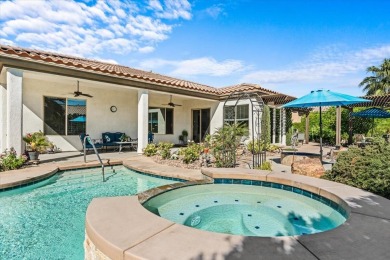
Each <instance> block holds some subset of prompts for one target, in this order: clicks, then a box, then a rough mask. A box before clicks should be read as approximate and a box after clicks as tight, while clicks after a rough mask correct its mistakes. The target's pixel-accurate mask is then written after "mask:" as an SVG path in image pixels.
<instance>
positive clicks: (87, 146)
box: [79, 133, 103, 149]
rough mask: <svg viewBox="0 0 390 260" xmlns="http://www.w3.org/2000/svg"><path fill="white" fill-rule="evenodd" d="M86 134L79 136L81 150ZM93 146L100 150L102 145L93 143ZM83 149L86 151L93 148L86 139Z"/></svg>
mask: <svg viewBox="0 0 390 260" xmlns="http://www.w3.org/2000/svg"><path fill="white" fill-rule="evenodd" d="M87 135H88V134H85V133H82V134H80V135H79V137H80V141H81V145H82V146H83V148H84V137H85V136H87ZM91 141H93V140H92V139H91ZM94 145H95V147H96V148H97V149H98V148H101V147H102V146H103V145H102V144H100V143H94ZM85 148H86V149H92V148H93V146H92V144H91V143H90V142H88V139H87V141H86V143H85Z"/></svg>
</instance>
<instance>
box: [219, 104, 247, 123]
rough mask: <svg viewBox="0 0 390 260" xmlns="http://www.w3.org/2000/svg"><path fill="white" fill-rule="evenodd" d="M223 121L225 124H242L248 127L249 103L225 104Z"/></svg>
mask: <svg viewBox="0 0 390 260" xmlns="http://www.w3.org/2000/svg"><path fill="white" fill-rule="evenodd" d="M223 118H224V122H225V123H227V124H234V123H236V124H242V125H244V126H246V127H249V105H238V106H226V107H225V108H224V117H223Z"/></svg>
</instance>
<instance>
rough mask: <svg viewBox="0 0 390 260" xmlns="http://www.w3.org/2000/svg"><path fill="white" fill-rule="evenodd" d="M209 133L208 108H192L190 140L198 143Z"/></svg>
mask: <svg viewBox="0 0 390 260" xmlns="http://www.w3.org/2000/svg"><path fill="white" fill-rule="evenodd" d="M209 133H210V108H206V109H194V110H192V140H194V142H195V143H200V142H202V141H203V140H204V138H205V136H206V135H207V134H209Z"/></svg>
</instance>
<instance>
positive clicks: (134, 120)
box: [0, 45, 294, 153]
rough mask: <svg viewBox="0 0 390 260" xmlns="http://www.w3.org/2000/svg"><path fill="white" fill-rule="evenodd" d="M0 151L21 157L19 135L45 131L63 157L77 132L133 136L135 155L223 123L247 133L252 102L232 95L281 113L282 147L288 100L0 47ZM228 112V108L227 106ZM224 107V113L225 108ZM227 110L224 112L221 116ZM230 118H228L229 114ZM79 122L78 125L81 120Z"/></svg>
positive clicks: (76, 145) (245, 87)
mask: <svg viewBox="0 0 390 260" xmlns="http://www.w3.org/2000/svg"><path fill="white" fill-rule="evenodd" d="M0 72H1V73H0V100H1V103H0V104H1V105H0V122H1V125H0V137H1V138H0V148H1V150H4V149H6V148H9V147H14V148H15V149H16V151H17V152H18V153H20V152H23V151H24V143H23V140H22V136H23V135H24V134H26V133H29V132H35V131H39V130H41V131H43V132H44V133H45V135H47V136H48V138H49V140H51V141H52V142H54V143H55V144H56V145H57V146H58V147H59V148H60V149H62V150H63V151H75V150H80V149H81V143H80V140H79V137H78V134H79V133H81V132H86V133H88V134H89V135H90V136H91V137H92V138H95V139H100V138H102V137H101V134H102V133H103V132H124V133H126V134H127V135H129V136H130V137H132V138H135V137H137V138H138V142H139V145H138V152H139V153H142V149H143V148H144V147H145V146H146V145H147V143H148V132H149V131H152V132H154V134H155V140H156V141H168V142H173V143H178V140H179V136H180V135H181V133H182V130H184V129H185V130H187V131H188V132H189V137H188V139H190V140H194V141H196V142H199V141H201V140H202V139H203V138H204V136H205V135H206V134H208V133H211V134H212V133H213V132H214V131H215V129H216V128H218V127H221V126H222V125H223V122H224V121H229V120H230V122H232V121H233V122H244V123H246V124H247V125H248V126H249V127H250V128H251V127H252V117H253V116H252V114H253V111H251V109H252V107H251V106H250V100H247V99H241V100H240V101H239V102H235V101H234V100H229V101H228V102H225V101H226V100H227V98H228V97H229V95H232V94H233V93H256V94H257V95H258V96H260V97H261V100H262V101H263V102H264V103H267V104H269V105H270V106H272V107H274V115H275V114H276V113H275V111H276V109H278V111H279V114H280V115H281V116H280V123H278V122H275V120H276V119H275V118H276V117H275V116H274V119H273V133H272V135H273V142H275V140H276V138H275V135H277V132H276V130H275V125H276V124H278V125H279V131H278V133H279V137H278V136H277V137H278V139H279V142H281V143H283V142H284V143H285V141H286V140H285V139H286V138H285V127H283V126H284V125H285V123H284V121H285V113H284V110H283V109H279V108H278V106H280V105H281V104H283V103H286V102H288V101H290V100H292V99H294V98H293V97H290V96H288V95H284V94H282V93H277V92H275V91H272V90H267V89H264V88H262V87H260V86H259V85H257V84H239V85H234V86H229V87H225V88H214V87H211V86H206V85H203V84H199V83H195V82H190V81H186V80H181V79H177V78H172V77H169V76H164V75H160V74H157V73H152V72H146V71H142V70H138V69H133V68H129V67H125V66H121V65H114V64H109V63H104V62H100V61H96V60H88V59H84V58H79V57H72V56H68V55H63V54H58V53H50V52H46V51H40V50H31V49H26V48H20V47H14V46H4V45H0ZM229 106H230V108H227V107H229ZM224 107H225V109H224ZM224 111H225V112H224ZM229 111H230V112H232V113H230V114H229V115H230V116H229V118H227V117H226V116H227V114H228V112H229ZM81 119H82V120H81Z"/></svg>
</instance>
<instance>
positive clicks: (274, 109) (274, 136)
mask: <svg viewBox="0 0 390 260" xmlns="http://www.w3.org/2000/svg"><path fill="white" fill-rule="evenodd" d="M272 111H273V113H272V143H273V144H274V143H276V108H273V109H272Z"/></svg>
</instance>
